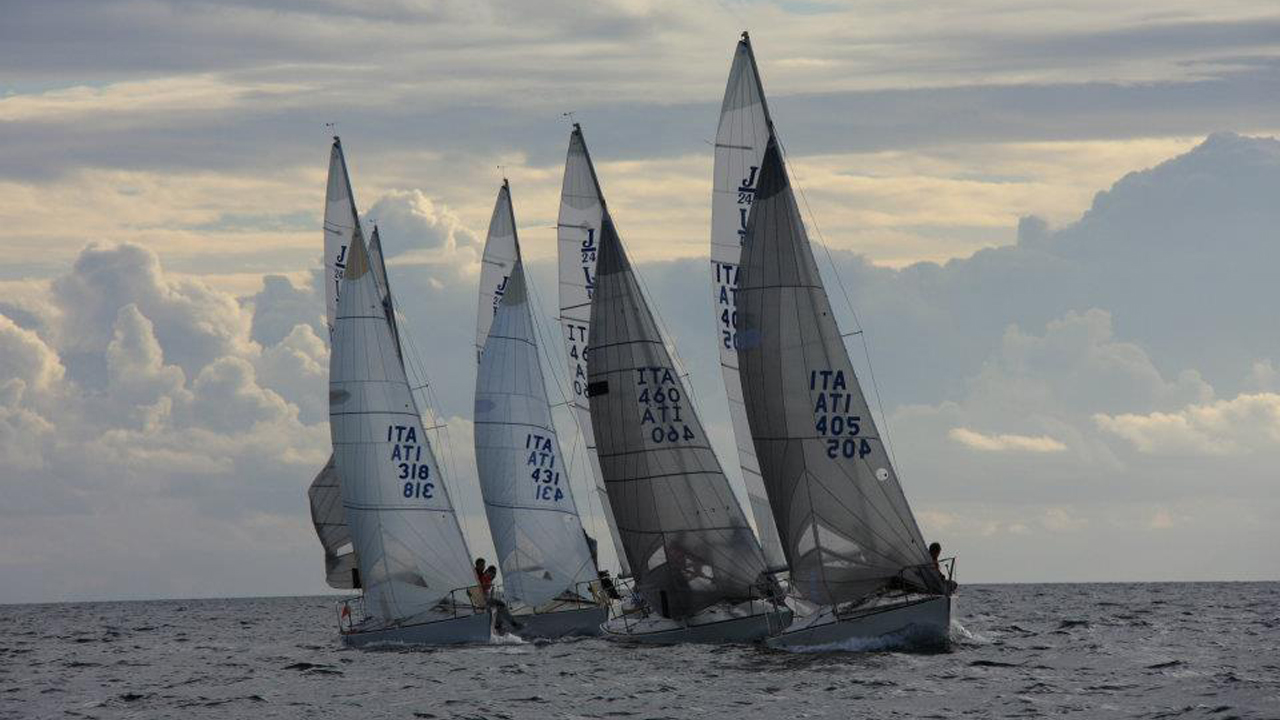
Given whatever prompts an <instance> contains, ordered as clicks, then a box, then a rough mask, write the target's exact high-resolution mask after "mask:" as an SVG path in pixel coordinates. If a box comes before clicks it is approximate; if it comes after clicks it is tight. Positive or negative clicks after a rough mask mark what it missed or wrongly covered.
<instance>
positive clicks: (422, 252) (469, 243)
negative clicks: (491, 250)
mask: <svg viewBox="0 0 1280 720" xmlns="http://www.w3.org/2000/svg"><path fill="white" fill-rule="evenodd" d="M365 221H366V223H367V224H376V225H377V226H378V230H379V232H380V233H381V234H382V248H383V252H384V253H385V256H386V257H387V259H388V261H394V260H396V259H398V260H401V261H405V262H415V263H426V264H432V265H442V266H445V267H446V268H448V267H462V268H469V267H470V266H471V265H473V264H474V263H476V262H478V261H479V255H480V252H481V251H482V250H483V249H484V239H483V238H482V237H480V236H479V235H477V234H476V232H475V231H473V230H471V229H470V228H467V227H465V226H464V225H463V224H462V221H461V220H460V219H459V218H458V216H457V215H456V214H455V213H454V212H452V211H451V210H449V208H448V207H447V206H445V205H444V204H443V203H440V202H438V201H436V200H433V199H431V198H430V197H427V195H425V194H424V193H423V192H422V191H421V190H395V191H391V192H389V193H387V194H386V195H384V196H382V197H381V198H379V199H378V201H377V202H375V203H374V204H373V205H372V206H370V207H369V210H368V212H366V213H365Z"/></svg>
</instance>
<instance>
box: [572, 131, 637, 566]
mask: <svg viewBox="0 0 1280 720" xmlns="http://www.w3.org/2000/svg"><path fill="white" fill-rule="evenodd" d="M608 216H609V209H608V207H607V206H606V205H605V202H604V193H603V192H601V190H600V182H599V180H598V179H597V178H596V169H595V166H594V165H593V164H592V163H591V155H590V154H589V153H588V152H587V143H586V141H585V140H584V139H583V137H582V127H581V126H579V125H578V124H577V123H574V125H573V132H572V133H571V134H570V135H569V152H568V154H567V155H566V157H565V161H564V183H563V185H562V186H561V189H560V214H559V216H558V217H557V220H556V228H557V230H556V240H557V245H558V256H559V274H560V325H561V327H562V328H563V329H564V343H565V354H566V355H567V356H568V358H569V384H570V386H571V387H572V389H573V397H572V398H571V399H570V402H571V404H572V408H573V419H574V421H575V422H576V423H577V425H578V430H579V432H581V433H582V440H583V444H584V445H585V446H586V456H587V457H586V460H587V463H586V464H587V468H588V472H590V477H591V479H592V481H593V482H594V484H595V487H596V494H597V496H598V497H599V500H600V508H601V512H602V514H603V515H604V518H603V519H604V524H605V527H606V529H607V531H608V533H609V537H610V540H611V541H612V544H613V547H614V550H615V552H616V553H617V557H618V568H619V574H620V575H622V576H626V575H630V574H631V568H630V567H629V566H628V562H627V554H626V553H624V552H623V551H622V539H621V537H620V536H619V535H618V526H617V522H616V521H615V518H614V517H613V510H612V509H611V508H610V502H609V493H608V491H607V490H606V489H605V482H604V478H603V476H602V475H601V474H600V461H599V460H598V458H597V457H596V440H595V434H594V431H593V430H592V423H591V410H590V405H589V402H588V400H587V354H588V353H587V343H588V342H589V340H590V337H591V298H592V297H593V295H594V293H595V286H596V279H595V274H596V255H597V254H598V253H597V248H598V242H599V238H598V237H597V236H598V234H599V233H600V227H601V223H602V222H603V220H604V219H605V218H607V217H608Z"/></svg>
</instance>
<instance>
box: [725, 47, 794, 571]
mask: <svg viewBox="0 0 1280 720" xmlns="http://www.w3.org/2000/svg"><path fill="white" fill-rule="evenodd" d="M772 126H773V123H772V121H771V120H770V119H769V108H768V106H767V105H766V104H765V99H764V88H763V86H762V85H761V83H760V74H759V70H758V68H757V67H756V60H755V55H754V54H753V53H752V51H751V41H750V39H749V38H748V37H747V34H746V33H743V34H742V40H740V41H739V42H738V47H737V50H736V51H735V53H734V56H733V65H732V66H731V67H730V69H729V81H728V83H727V84H726V85H725V89H724V101H723V102H722V103H721V105H720V124H719V127H718V128H717V129H716V145H715V157H716V161H715V177H714V181H713V190H712V194H711V289H712V293H713V306H712V307H713V309H714V311H715V316H716V330H717V333H716V345H717V346H718V347H719V350H720V371H721V374H722V375H723V377H724V389H725V395H726V397H727V399H728V401H729V417H730V418H731V419H732V421H733V435H734V438H735V439H736V440H737V447H738V464H739V466H740V467H741V468H742V482H743V485H744V486H745V487H746V490H747V498H748V500H749V501H750V503H751V514H752V517H753V518H754V519H755V525H756V533H757V534H758V535H759V537H760V546H761V548H762V549H763V550H764V557H765V561H766V562H768V563H769V569H770V570H780V569H784V568H786V562H787V561H786V557H785V555H784V554H783V552H782V542H781V541H780V540H779V539H778V528H777V526H776V525H775V524H774V522H773V511H772V509H771V508H770V506H769V497H768V494H767V493H766V492H765V488H764V480H763V478H761V477H760V464H759V462H758V461H757V460H756V452H755V447H754V444H753V442H752V440H751V428H750V426H749V425H748V423H747V413H746V410H745V409H744V407H743V401H742V383H741V381H740V380H739V377H738V351H737V347H736V344H735V343H736V342H737V334H738V308H737V294H736V293H737V274H738V264H739V262H740V260H741V257H742V240H743V236H744V235H746V231H747V218H748V215H749V213H750V212H751V201H752V200H753V199H754V198H755V193H756V181H757V180H758V178H759V173H760V159H761V158H762V157H763V156H764V148H765V145H766V144H767V143H768V142H769V134H770V130H771V128H772Z"/></svg>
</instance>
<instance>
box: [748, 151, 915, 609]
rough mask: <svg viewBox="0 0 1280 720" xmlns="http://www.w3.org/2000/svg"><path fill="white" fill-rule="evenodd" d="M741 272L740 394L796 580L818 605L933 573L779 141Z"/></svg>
mask: <svg viewBox="0 0 1280 720" xmlns="http://www.w3.org/2000/svg"><path fill="white" fill-rule="evenodd" d="M752 205H753V206H752V210H751V214H750V220H749V223H748V227H747V230H746V235H745V242H744V245H743V253H742V265H741V269H740V272H739V274H738V278H737V279H738V288H737V296H738V298H737V299H738V313H739V322H740V325H739V342H738V358H739V362H740V368H741V382H742V388H743V397H744V401H745V408H746V411H747V419H748V422H749V424H750V428H751V434H752V437H753V441H754V445H755V450H756V455H757V457H758V458H759V461H760V470H761V473H762V476H763V480H764V483H765V486H766V489H767V491H768V495H769V499H770V502H771V505H772V509H773V513H774V519H775V521H776V523H777V527H778V531H779V536H780V538H781V540H782V545H783V550H784V553H785V554H786V557H787V561H788V564H789V565H790V567H791V579H792V584H793V586H794V587H795V588H796V590H797V591H798V592H799V593H800V594H801V595H802V596H804V597H806V598H807V599H809V600H812V601H814V602H818V603H822V604H830V603H838V602H846V601H854V600H858V599H861V598H864V597H866V596H868V595H869V594H871V593H874V592H875V591H877V590H879V589H880V588H883V587H884V586H885V585H886V584H888V583H889V582H891V581H893V579H894V578H895V577H897V576H900V575H901V576H903V577H905V578H906V579H908V580H912V581H914V582H916V583H918V584H919V585H922V586H924V587H936V586H937V578H936V577H934V576H933V574H931V573H927V572H926V571H924V570H922V569H921V566H924V565H925V564H927V563H928V562H929V556H928V554H927V552H926V548H925V543H924V540H923V538H922V536H921V534H920V529H919V526H918V525H917V524H916V520H915V516H914V515H913V514H912V512H911V508H910V506H909V504H908V503H907V500H906V497H905V495H904V494H903V492H902V488H901V486H900V484H899V483H898V479H897V474H896V472H895V471H894V468H893V464H892V462H891V461H890V458H889V456H888V454H887V452H886V450H885V446H884V444H883V442H882V441H881V437H880V433H879V432H878V431H877V428H876V423H875V419H874V417H873V416H872V413H871V409H870V407H869V406H868V404H867V401H866V397H865V396H864V394H863V392H862V389H861V386H860V385H859V382H858V379H857V376H856V374H855V372H854V368H853V365H852V363H851V361H850V359H849V354H848V351H847V349H846V348H845V345H844V340H843V337H842V336H841V334H840V330H839V327H838V325H837V323H836V320H835V317H834V314H833V313H832V310H831V304H830V301H829V299H828V297H827V293H826V290H825V289H824V286H823V283H822V279H821V276H820V274H819V272H818V267H817V263H816V262H815V260H814V257H813V251H812V247H811V246H810V244H809V239H808V236H807V234H806V233H805V228H804V223H803V221H802V220H801V217H800V212H799V208H798V207H797V205H796V202H795V196H794V194H793V192H792V190H791V185H790V180H789V179H788V177H787V173H786V168H785V166H784V164H783V162H782V157H781V153H780V150H779V147H778V144H777V142H776V139H774V138H772V137H770V139H769V141H768V145H767V147H766V151H765V154H764V157H763V158H762V161H761V165H760V170H759V183H758V187H757V191H756V193H755V198H754V200H753V204H752Z"/></svg>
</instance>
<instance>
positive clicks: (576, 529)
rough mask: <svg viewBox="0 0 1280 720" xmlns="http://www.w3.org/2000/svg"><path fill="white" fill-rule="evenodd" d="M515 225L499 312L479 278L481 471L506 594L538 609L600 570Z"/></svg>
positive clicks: (501, 205)
mask: <svg viewBox="0 0 1280 720" xmlns="http://www.w3.org/2000/svg"><path fill="white" fill-rule="evenodd" d="M499 212H501V213H502V214H503V215H504V216H505V217H506V218H511V217H512V213H511V198H510V194H509V189H508V187H507V185H506V184H505V183H504V184H503V187H502V190H501V191H500V192H499V193H498V203H497V208H495V210H494V217H495V218H497V217H498V213H499ZM492 227H493V226H492V225H491V228H492ZM508 227H510V228H511V230H512V232H511V233H510V234H509V235H503V234H498V235H496V236H495V235H494V234H493V233H492V232H491V233H490V241H491V242H492V241H493V239H494V238H495V237H496V238H497V240H498V242H499V243H501V245H500V248H499V250H500V251H506V250H511V251H512V252H511V256H513V257H514V261H513V262H512V264H511V266H510V268H509V270H508V271H507V274H506V275H505V276H503V278H502V283H501V288H502V289H501V294H499V295H497V302H498V305H497V307H496V308H494V309H493V310H491V309H490V308H491V307H492V304H491V303H492V302H493V298H494V293H495V288H496V287H497V285H495V283H494V280H493V278H492V277H491V278H490V282H485V279H484V278H483V277H482V278H481V285H480V308H479V317H478V318H477V325H479V326H483V327H485V342H484V344H483V345H482V346H481V349H480V351H479V352H480V367H479V369H478V371H477V373H476V401H475V445H476V468H477V470H478V471H479V475H480V491H481V495H482V496H483V497H484V509H485V514H486V515H487V516H488V518H489V530H490V532H491V533H492V534H493V544H494V547H495V548H496V549H497V551H498V563H499V565H500V566H501V567H502V582H503V589H504V591H505V593H506V596H507V599H508V601H509V602H515V603H520V604H523V605H526V606H529V607H533V608H537V607H540V606H542V605H544V604H546V603H547V602H548V601H550V600H552V599H554V598H555V597H557V596H560V595H562V594H564V593H566V592H573V591H574V590H575V587H574V586H575V585H576V584H577V583H580V582H588V581H591V580H594V579H595V577H596V567H595V563H594V562H593V560H592V557H591V550H590V548H589V547H588V546H587V540H586V535H585V534H584V533H583V530H582V523H581V520H580V519H579V517H578V510H577V507H576V506H575V504H574V501H573V494H572V492H571V490H570V487H569V475H568V472H567V470H568V468H567V466H566V463H565V458H564V455H563V454H562V453H561V452H560V442H559V440H558V439H557V437H556V431H555V426H554V424H553V423H552V419H551V406H550V404H549V403H548V401H547V390H546V385H545V384H544V381H543V375H542V364H541V362H540V361H539V359H538V341H537V337H536V333H535V328H534V319H533V313H532V312H531V309H530V304H529V301H528V292H527V289H526V286H525V282H526V281H525V276H524V267H523V264H522V263H521V262H520V259H519V254H520V253H519V245H518V241H517V240H516V238H515V234H514V222H512V223H510V224H509V225H508ZM485 256H486V257H489V248H488V247H486V249H485Z"/></svg>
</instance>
